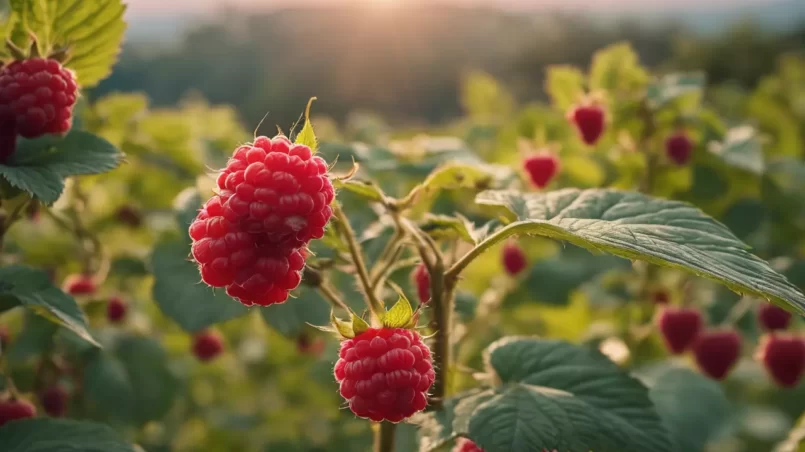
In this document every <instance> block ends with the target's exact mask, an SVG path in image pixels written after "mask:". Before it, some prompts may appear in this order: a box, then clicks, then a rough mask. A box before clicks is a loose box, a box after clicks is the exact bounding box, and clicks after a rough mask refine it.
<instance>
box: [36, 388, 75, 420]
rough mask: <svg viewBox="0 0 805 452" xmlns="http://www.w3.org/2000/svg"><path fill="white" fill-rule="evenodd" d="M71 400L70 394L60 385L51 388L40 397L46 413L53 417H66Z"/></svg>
mask: <svg viewBox="0 0 805 452" xmlns="http://www.w3.org/2000/svg"><path fill="white" fill-rule="evenodd" d="M69 400H70V394H68V393H67V391H66V390H65V389H64V388H63V387H61V386H59V385H54V386H51V387H49V388H48V389H46V390H45V391H44V392H42V393H41V394H40V395H39V402H40V403H41V404H42V408H44V409H45V413H47V414H48V415H49V416H53V417H62V416H64V414H65V413H66V412H67V404H68V402H69Z"/></svg>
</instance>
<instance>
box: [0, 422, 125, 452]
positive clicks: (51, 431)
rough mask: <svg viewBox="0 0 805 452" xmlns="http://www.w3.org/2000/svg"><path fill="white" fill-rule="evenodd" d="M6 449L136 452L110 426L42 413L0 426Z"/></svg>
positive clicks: (25, 451)
mask: <svg viewBox="0 0 805 452" xmlns="http://www.w3.org/2000/svg"><path fill="white" fill-rule="evenodd" d="M0 438H2V440H0V442H2V445H3V452H56V451H68V450H69V451H76V452H78V451H80V452H136V451H135V449H134V446H132V445H131V444H128V443H126V442H124V441H123V440H122V439H120V438H119V437H118V435H117V432H115V431H114V430H112V429H111V428H110V427H109V426H107V425H103V424H96V423H94V422H86V421H74V420H68V419H52V418H46V417H38V418H31V419H21V420H17V421H14V422H9V423H7V424H5V425H4V426H2V427H0Z"/></svg>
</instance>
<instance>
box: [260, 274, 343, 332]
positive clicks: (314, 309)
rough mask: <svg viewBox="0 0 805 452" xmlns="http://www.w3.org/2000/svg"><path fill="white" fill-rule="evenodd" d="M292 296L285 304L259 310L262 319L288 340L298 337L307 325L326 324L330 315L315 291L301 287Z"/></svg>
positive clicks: (325, 301)
mask: <svg viewBox="0 0 805 452" xmlns="http://www.w3.org/2000/svg"><path fill="white" fill-rule="evenodd" d="M294 295H295V296H292V297H291V298H289V299H288V301H286V302H285V303H281V304H275V305H272V306H271V307H268V308H265V309H260V315H262V316H263V319H264V320H265V321H266V322H267V323H268V324H269V325H271V327H272V328H274V329H275V330H277V332H279V333H280V334H282V335H283V336H286V337H289V338H296V337H298V336H299V335H300V334H301V333H302V332H303V331H304V330H305V329H306V328H307V324H310V325H322V324H325V323H327V320H328V319H329V314H330V306H329V304H328V303H327V300H325V299H324V298H322V296H321V294H319V292H318V291H317V290H314V289H313V288H311V287H305V286H303V287H302V288H301V289H300V290H299V293H298V294H294Z"/></svg>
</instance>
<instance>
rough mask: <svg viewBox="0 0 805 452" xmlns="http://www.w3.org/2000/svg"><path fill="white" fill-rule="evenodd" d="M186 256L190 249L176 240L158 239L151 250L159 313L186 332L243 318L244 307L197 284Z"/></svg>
mask: <svg viewBox="0 0 805 452" xmlns="http://www.w3.org/2000/svg"><path fill="white" fill-rule="evenodd" d="M189 254H190V246H189V245H188V244H185V243H183V242H182V241H180V240H177V239H169V240H162V241H161V242H159V243H157V245H156V246H155V247H154V252H153V254H152V255H151V269H152V271H153V273H154V286H153V289H152V295H153V297H154V301H156V302H157V305H158V306H159V308H160V309H161V310H162V312H163V313H164V314H165V315H167V316H168V317H170V318H171V319H173V320H174V321H175V322H176V323H177V324H179V326H180V327H182V329H184V330H185V331H188V332H194V331H200V330H203V329H206V328H208V327H210V326H212V325H214V324H216V323H219V322H223V321H225V320H230V319H233V318H235V317H240V316H242V315H245V314H246V313H247V312H248V309H247V308H246V307H245V306H243V305H242V304H240V303H238V302H237V301H235V300H233V299H232V298H230V297H229V296H227V295H226V293H225V292H224V291H223V290H214V289H212V288H210V287H208V286H207V285H206V284H204V283H203V282H201V276H200V275H199V272H198V267H197V266H196V265H195V264H194V263H193V262H191V261H190V260H189V259H188V256H189Z"/></svg>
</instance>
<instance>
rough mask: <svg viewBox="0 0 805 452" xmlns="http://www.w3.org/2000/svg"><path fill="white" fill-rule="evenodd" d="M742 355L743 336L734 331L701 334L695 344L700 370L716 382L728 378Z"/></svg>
mask: <svg viewBox="0 0 805 452" xmlns="http://www.w3.org/2000/svg"><path fill="white" fill-rule="evenodd" d="M740 353H741V336H740V335H739V334H738V333H737V332H736V331H734V330H721V331H708V332H704V333H701V334H699V337H698V339H696V342H695V343H694V344H693V355H694V357H695V358H696V363H697V364H698V365H699V368H700V369H701V370H702V372H704V373H705V374H707V375H709V376H710V377H712V378H714V379H716V380H723V379H724V377H726V376H727V374H728V373H729V372H730V370H732V367H733V365H734V364H735V362H736V361H737V360H738V355H740Z"/></svg>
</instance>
